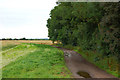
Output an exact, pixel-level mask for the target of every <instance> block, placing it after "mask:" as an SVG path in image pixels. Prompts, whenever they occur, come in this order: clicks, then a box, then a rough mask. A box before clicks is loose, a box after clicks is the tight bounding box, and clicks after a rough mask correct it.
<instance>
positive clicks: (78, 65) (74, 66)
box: [54, 46, 119, 80]
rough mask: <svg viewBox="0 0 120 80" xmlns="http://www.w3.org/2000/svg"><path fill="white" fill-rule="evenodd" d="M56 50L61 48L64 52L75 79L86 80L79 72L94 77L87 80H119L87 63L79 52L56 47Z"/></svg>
mask: <svg viewBox="0 0 120 80" xmlns="http://www.w3.org/2000/svg"><path fill="white" fill-rule="evenodd" d="M54 47H55V46H54ZM56 48H59V49H61V50H63V51H64V58H65V62H66V65H67V67H68V68H69V70H70V71H71V72H72V74H73V76H74V77H75V78H84V77H82V76H80V75H78V74H77V72H79V71H83V72H87V73H88V74H89V75H90V76H91V77H92V79H87V80H96V78H99V80H119V79H117V78H116V77H114V76H113V75H111V74H108V73H107V72H105V71H104V70H101V69H99V68H98V67H97V66H95V65H94V64H92V63H90V62H88V61H86V60H85V59H84V58H83V57H82V56H81V55H80V54H78V53H77V52H75V51H72V50H67V49H64V48H60V47H56ZM94 78H95V79H94ZM100 78H101V79H100ZM79 80H80V79H79ZM83 80H84V79H83Z"/></svg>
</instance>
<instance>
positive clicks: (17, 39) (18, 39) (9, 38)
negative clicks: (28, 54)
mask: <svg viewBox="0 0 120 80" xmlns="http://www.w3.org/2000/svg"><path fill="white" fill-rule="evenodd" d="M0 40H49V39H47V38H45V39H27V38H25V37H24V38H20V39H17V38H14V39H12V38H2V39H0Z"/></svg>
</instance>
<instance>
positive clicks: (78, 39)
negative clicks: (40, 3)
mask: <svg viewBox="0 0 120 80" xmlns="http://www.w3.org/2000/svg"><path fill="white" fill-rule="evenodd" d="M119 20H120V2H116V3H108V2H107V3H91V2H83V3H73V2H66V3H62V2H61V3H57V6H55V7H54V9H52V10H51V12H50V18H49V19H48V20H47V27H48V32H49V38H50V39H51V40H52V41H53V42H54V41H60V42H62V44H63V46H64V45H72V46H80V47H81V48H82V49H83V50H92V51H96V52H98V53H101V54H103V55H104V56H113V55H115V56H116V57H117V58H118V59H120V53H119V50H120V43H119V41H120V22H119Z"/></svg>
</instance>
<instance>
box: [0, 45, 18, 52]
mask: <svg viewBox="0 0 120 80" xmlns="http://www.w3.org/2000/svg"><path fill="white" fill-rule="evenodd" d="M15 46H17V45H12V44H10V45H7V46H2V51H5V50H8V49H10V48H14V47H15Z"/></svg>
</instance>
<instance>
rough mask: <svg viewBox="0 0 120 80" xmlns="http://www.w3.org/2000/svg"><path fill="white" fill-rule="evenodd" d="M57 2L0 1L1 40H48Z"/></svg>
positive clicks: (39, 0) (37, 0)
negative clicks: (51, 18)
mask: <svg viewBox="0 0 120 80" xmlns="http://www.w3.org/2000/svg"><path fill="white" fill-rule="evenodd" d="M55 2H56V0H52V1H50V0H42V1H41V0H0V38H10V37H11V38H21V37H26V38H47V37H48V29H47V27H46V24H47V21H46V20H47V19H48V18H49V13H50V10H51V9H53V8H54V6H56V3H55Z"/></svg>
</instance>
